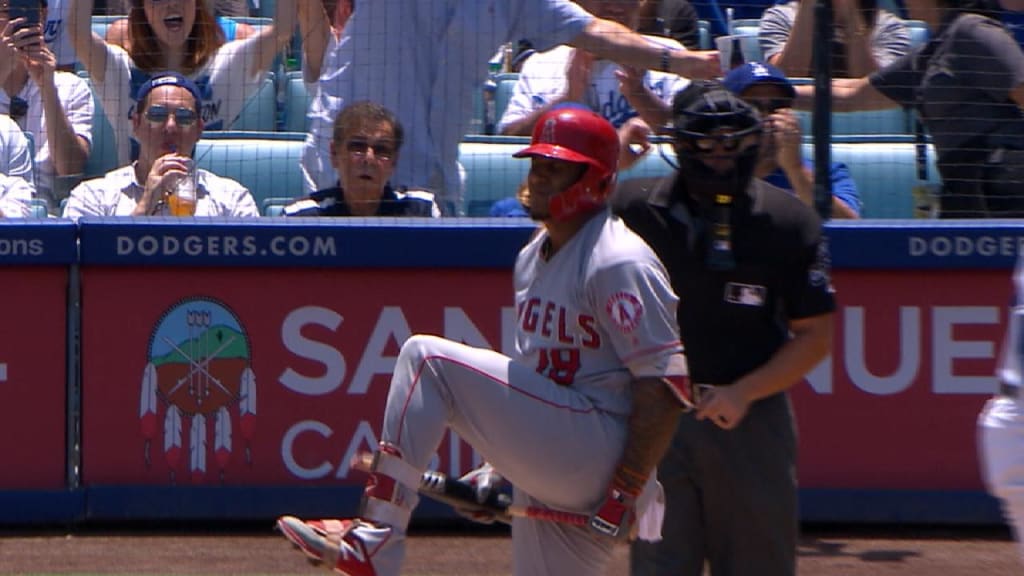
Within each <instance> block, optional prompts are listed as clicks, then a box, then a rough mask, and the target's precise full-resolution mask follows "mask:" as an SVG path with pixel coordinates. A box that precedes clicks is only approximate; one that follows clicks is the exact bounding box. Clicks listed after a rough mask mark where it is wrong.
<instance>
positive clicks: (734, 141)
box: [693, 134, 749, 154]
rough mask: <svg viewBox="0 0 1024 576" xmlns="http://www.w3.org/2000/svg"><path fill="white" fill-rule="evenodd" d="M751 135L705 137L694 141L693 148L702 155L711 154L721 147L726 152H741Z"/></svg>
mask: <svg viewBox="0 0 1024 576" xmlns="http://www.w3.org/2000/svg"><path fill="white" fill-rule="evenodd" d="M747 136H749V134H724V135H722V136H704V137H703V138H696V139H694V140H693V147H694V148H696V149H697V152H699V153H701V154H709V153H711V152H714V151H715V147H716V146H721V148H722V150H723V151H725V152H735V151H736V150H739V147H740V145H741V144H742V143H743V139H744V138H746V137H747Z"/></svg>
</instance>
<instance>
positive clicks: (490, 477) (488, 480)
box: [455, 462, 505, 524]
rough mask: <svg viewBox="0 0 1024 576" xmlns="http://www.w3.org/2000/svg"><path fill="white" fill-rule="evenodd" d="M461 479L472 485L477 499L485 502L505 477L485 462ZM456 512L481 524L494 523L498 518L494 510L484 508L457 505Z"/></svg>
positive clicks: (498, 487)
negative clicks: (459, 506)
mask: <svg viewBox="0 0 1024 576" xmlns="http://www.w3.org/2000/svg"><path fill="white" fill-rule="evenodd" d="M459 481H460V482H463V483H465V484H469V485H470V486H472V487H473V489H474V490H475V491H476V501H477V502H478V503H480V504H483V503H484V502H487V499H488V498H489V497H490V496H491V493H492V492H494V491H496V490H498V489H500V488H501V485H502V484H503V483H504V482H505V479H504V478H503V477H502V476H501V474H498V471H497V470H495V469H494V466H491V465H490V464H489V463H487V462H484V463H483V464H481V465H480V466H479V467H477V468H474V469H473V470H470V471H469V472H467V473H466V474H465V475H464V476H462V477H461V478H459ZM455 512H456V513H457V514H458V515H459V516H462V517H463V518H468V519H470V520H472V521H474V522H479V523H481V524H493V523H494V521H495V520H496V519H497V517H496V516H495V515H494V513H493V512H487V511H484V510H476V509H468V508H458V507H456V508H455Z"/></svg>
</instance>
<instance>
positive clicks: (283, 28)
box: [76, 0, 326, 73]
mask: <svg viewBox="0 0 1024 576" xmlns="http://www.w3.org/2000/svg"><path fill="white" fill-rule="evenodd" d="M76 1H77V0H76ZM276 4H277V5H276V6H275V8H274V24H273V25H272V26H265V27H264V28H263V29H262V30H260V32H259V34H257V35H256V36H255V38H256V40H254V42H257V43H258V46H257V48H256V54H257V55H256V63H255V65H256V71H258V72H261V73H262V72H265V71H267V70H270V67H271V65H272V64H273V63H274V58H275V57H277V54H278V53H279V52H280V51H281V50H283V49H284V48H285V47H286V46H288V44H289V43H290V42H291V41H292V33H293V32H294V31H295V21H296V20H297V19H298V14H297V13H298V10H297V8H296V0H277V2H276ZM324 25H325V26H326V23H325V24H324ZM252 73H255V71H254V72H252Z"/></svg>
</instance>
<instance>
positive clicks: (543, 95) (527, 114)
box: [498, 0, 689, 136]
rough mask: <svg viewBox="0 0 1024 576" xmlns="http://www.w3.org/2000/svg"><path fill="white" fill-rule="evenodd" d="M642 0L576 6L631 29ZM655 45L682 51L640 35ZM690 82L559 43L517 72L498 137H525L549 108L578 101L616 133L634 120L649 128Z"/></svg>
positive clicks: (588, 0)
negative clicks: (637, 117)
mask: <svg viewBox="0 0 1024 576" xmlns="http://www.w3.org/2000/svg"><path fill="white" fill-rule="evenodd" d="M642 3H643V2H642V1H641V0H616V1H614V2H608V1H605V0H581V1H580V2H579V4H580V5H581V6H583V7H584V8H586V9H587V10H589V11H590V12H591V13H592V14H594V15H595V16H597V17H598V18H604V19H607V20H612V21H614V22H618V23H620V24H622V25H623V26H626V27H627V28H629V29H630V30H634V31H635V30H636V29H637V26H638V24H639V20H640V5H641V4H642ZM644 38H646V39H647V40H649V41H650V42H652V43H654V44H658V45H660V46H664V47H666V48H670V49H672V50H683V49H684V48H683V46H682V45H681V44H680V43H679V42H677V41H675V40H673V39H671V38H664V37H658V36H646V35H645V36H644ZM687 84H689V81H688V80H686V79H684V78H680V77H679V76H676V75H674V74H667V73H665V72H658V71H646V72H638V71H635V70H630V69H628V68H626V69H624V68H623V67H622V66H620V65H618V64H616V63H615V62H612V61H611V60H603V59H599V58H596V57H594V55H593V54H590V53H589V52H587V51H585V50H580V49H577V48H573V47H571V46H568V45H565V44H562V45H561V46H556V47H555V48H552V49H551V50H548V51H547V52H541V53H537V54H534V55H533V56H531V57H530V58H529V59H528V60H527V61H526V63H525V64H523V68H522V70H521V71H520V73H519V80H518V82H516V86H515V90H514V92H513V94H512V99H511V100H509V103H508V107H507V108H506V109H505V113H504V114H503V115H502V117H501V120H500V121H499V122H498V131H499V132H500V133H501V134H511V135H516V136H527V135H529V134H530V133H531V131H532V130H533V124H534V122H536V120H537V118H539V117H540V116H541V115H542V114H544V113H545V112H547V111H548V110H550V109H551V107H552V106H555V105H558V104H560V103H562V102H579V103H581V104H585V105H586V106H587V107H588V108H590V109H591V110H593V111H594V112H597V113H598V114H600V115H601V116H604V118H605V119H606V120H608V121H609V122H611V123H612V125H613V126H615V127H616V128H619V127H621V126H622V125H623V124H624V123H625V122H626V121H627V120H629V119H630V118H633V117H634V116H637V115H639V116H640V118H642V119H643V120H644V121H645V122H646V123H647V124H648V125H649V126H653V127H658V126H662V125H665V124H667V123H668V122H669V120H670V116H671V114H670V110H671V105H672V96H673V95H674V94H675V93H676V92H678V91H680V90H682V89H683V88H686V86H687Z"/></svg>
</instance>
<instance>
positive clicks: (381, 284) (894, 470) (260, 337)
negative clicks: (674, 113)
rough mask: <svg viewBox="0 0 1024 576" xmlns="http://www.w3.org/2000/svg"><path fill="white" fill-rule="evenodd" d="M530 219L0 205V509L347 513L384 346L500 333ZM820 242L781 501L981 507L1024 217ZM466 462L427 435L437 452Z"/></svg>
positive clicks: (16, 514) (374, 422) (510, 315)
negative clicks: (819, 303)
mask: <svg viewBox="0 0 1024 576" xmlns="http://www.w3.org/2000/svg"><path fill="white" fill-rule="evenodd" d="M531 229H532V227H531V226H530V225H529V224H528V223H525V222H522V221H513V220H489V219H472V220H459V219H452V220H437V221H418V220H409V221H401V222H399V221H395V220H374V221H365V220H356V219H344V220H342V219H339V220H320V219H315V220H288V221H284V220H278V219H258V220H252V221H235V222H222V221H218V222H207V223H204V222H201V221H195V222H193V221H188V222H185V221H181V220H178V219H147V221H146V222H145V223H138V222H137V221H133V220H131V219H95V220H83V221H82V222H81V223H80V224H79V225H78V226H75V225H74V224H72V223H70V222H65V221H59V220H58V221H22V222H14V221H4V222H0V262H3V264H4V266H3V268H2V270H3V272H2V273H3V274H4V275H5V276H6V277H7V279H8V280H7V282H5V283H4V286H5V289H4V294H5V295H6V296H7V298H6V300H7V304H8V314H7V318H8V321H7V322H5V328H4V330H2V331H0V339H2V346H0V410H2V416H3V420H2V421H3V426H4V429H5V433H4V434H3V435H0V446H3V455H4V456H3V458H4V465H3V466H2V467H0V523H15V524H23V523H24V524H28V523H46V522H55V521H61V522H79V521H94V520H95V521H103V520H118V519H186V518H215V519H261V518H271V517H274V516H276V515H279V514H282V513H294V514H299V515H317V516H325V515H326V516H331V515H345V514H351V513H352V512H353V511H354V509H355V506H356V503H357V501H358V497H359V494H360V488H361V484H362V482H363V480H364V477H363V476H361V475H357V474H354V473H350V472H349V471H348V469H347V466H346V464H345V463H346V462H347V461H348V459H349V457H350V456H351V455H352V454H353V453H354V452H356V451H360V450H365V449H369V448H370V447H372V446H373V445H374V444H375V442H376V438H377V436H376V435H377V433H378V431H379V428H380V421H381V412H382V408H383V405H384V401H385V397H386V392H387V386H388V377H389V374H390V372H391V370H392V367H393V365H394V360H395V357H396V356H397V354H398V349H399V346H400V344H401V342H402V341H403V340H404V339H405V338H406V337H408V336H409V335H410V334H412V333H417V332H429V333H434V334H441V335H444V336H446V337H449V338H453V339H457V340H461V341H464V342H468V343H471V344H475V345H481V346H489V347H493V348H496V349H500V350H506V351H507V350H509V348H510V346H511V338H510V335H511V333H512V330H513V323H514V322H515V313H514V310H513V308H512V294H511V290H510V285H511V278H510V277H511V266H512V263H513V259H514V255H515V252H516V250H517V249H518V247H519V246H521V245H522V244H523V242H524V241H525V240H526V238H527V237H528V235H529V233H530V231H531ZM828 235H829V239H830V245H831V249H832V254H833V262H832V263H833V280H834V284H835V286H836V289H837V291H838V295H839V304H840V307H839V311H838V314H837V322H836V334H835V349H834V351H833V354H832V355H831V357H830V358H829V359H828V360H826V361H825V362H823V363H822V364H821V365H820V366H819V367H818V368H817V369H815V370H814V371H813V373H812V374H811V375H810V376H809V377H808V378H807V380H806V381H805V382H803V383H801V384H798V385H797V386H796V387H795V389H794V391H793V394H792V396H793V401H794V404H795V405H796V411H797V416H798V425H799V431H800V450H801V454H800V470H799V476H800V485H801V504H802V516H803V519H804V520H806V521H829V522H909V523H968V524H994V523H998V522H1000V521H1001V519H1000V517H999V512H998V507H997V505H996V503H995V501H994V500H993V499H992V498H990V497H989V496H987V495H986V494H985V493H984V490H983V487H982V484H981V479H980V477H979V467H978V462H977V454H976V448H975V418H976V416H977V413H978V411H979V410H980V408H981V406H982V404H983V403H984V401H985V400H986V399H987V397H989V396H990V395H991V394H992V392H993V391H995V389H996V380H995V378H994V376H993V372H994V368H995V361H996V356H997V354H998V351H999V346H1000V341H1001V338H1002V333H1003V329H1004V325H1005V322H1006V316H1007V314H1006V305H1007V303H1008V302H1009V299H1010V296H1011V285H1010V271H1011V268H1012V265H1013V263H1014V261H1015V258H1016V256H1017V254H1018V253H1019V251H1020V247H1021V246H1022V245H1024V226H1022V225H1021V224H1020V223H1017V222H1004V221H958V222H954V223H948V224H947V223H941V222H928V223H922V222H920V221H863V222H855V223H831V224H829V225H828ZM76 242H78V243H79V245H78V246H77V250H76ZM78 334H80V338H78V337H76V335H78ZM78 341H80V343H81V348H80V351H78V352H77V353H76V351H74V348H75V346H74V345H75V343H76V342H78ZM69 350H70V352H69ZM524 425H529V423H524ZM474 460H475V455H474V454H473V452H472V451H471V450H470V449H469V448H468V446H466V445H465V443H463V442H462V441H461V440H459V439H458V438H454V437H451V436H448V437H446V438H445V440H444V442H443V444H442V446H441V448H440V450H439V451H438V455H437V458H436V460H435V465H436V466H437V467H438V468H440V469H442V470H444V471H447V472H449V473H455V474H458V473H461V472H462V471H464V470H466V469H468V468H469V467H470V466H472V465H473V463H474ZM418 514H419V516H420V517H422V518H430V517H440V516H446V515H448V514H449V512H448V511H447V510H445V509H444V508H443V507H441V506H434V505H429V504H428V505H425V506H424V507H423V508H421V509H420V510H419V511H418Z"/></svg>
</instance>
